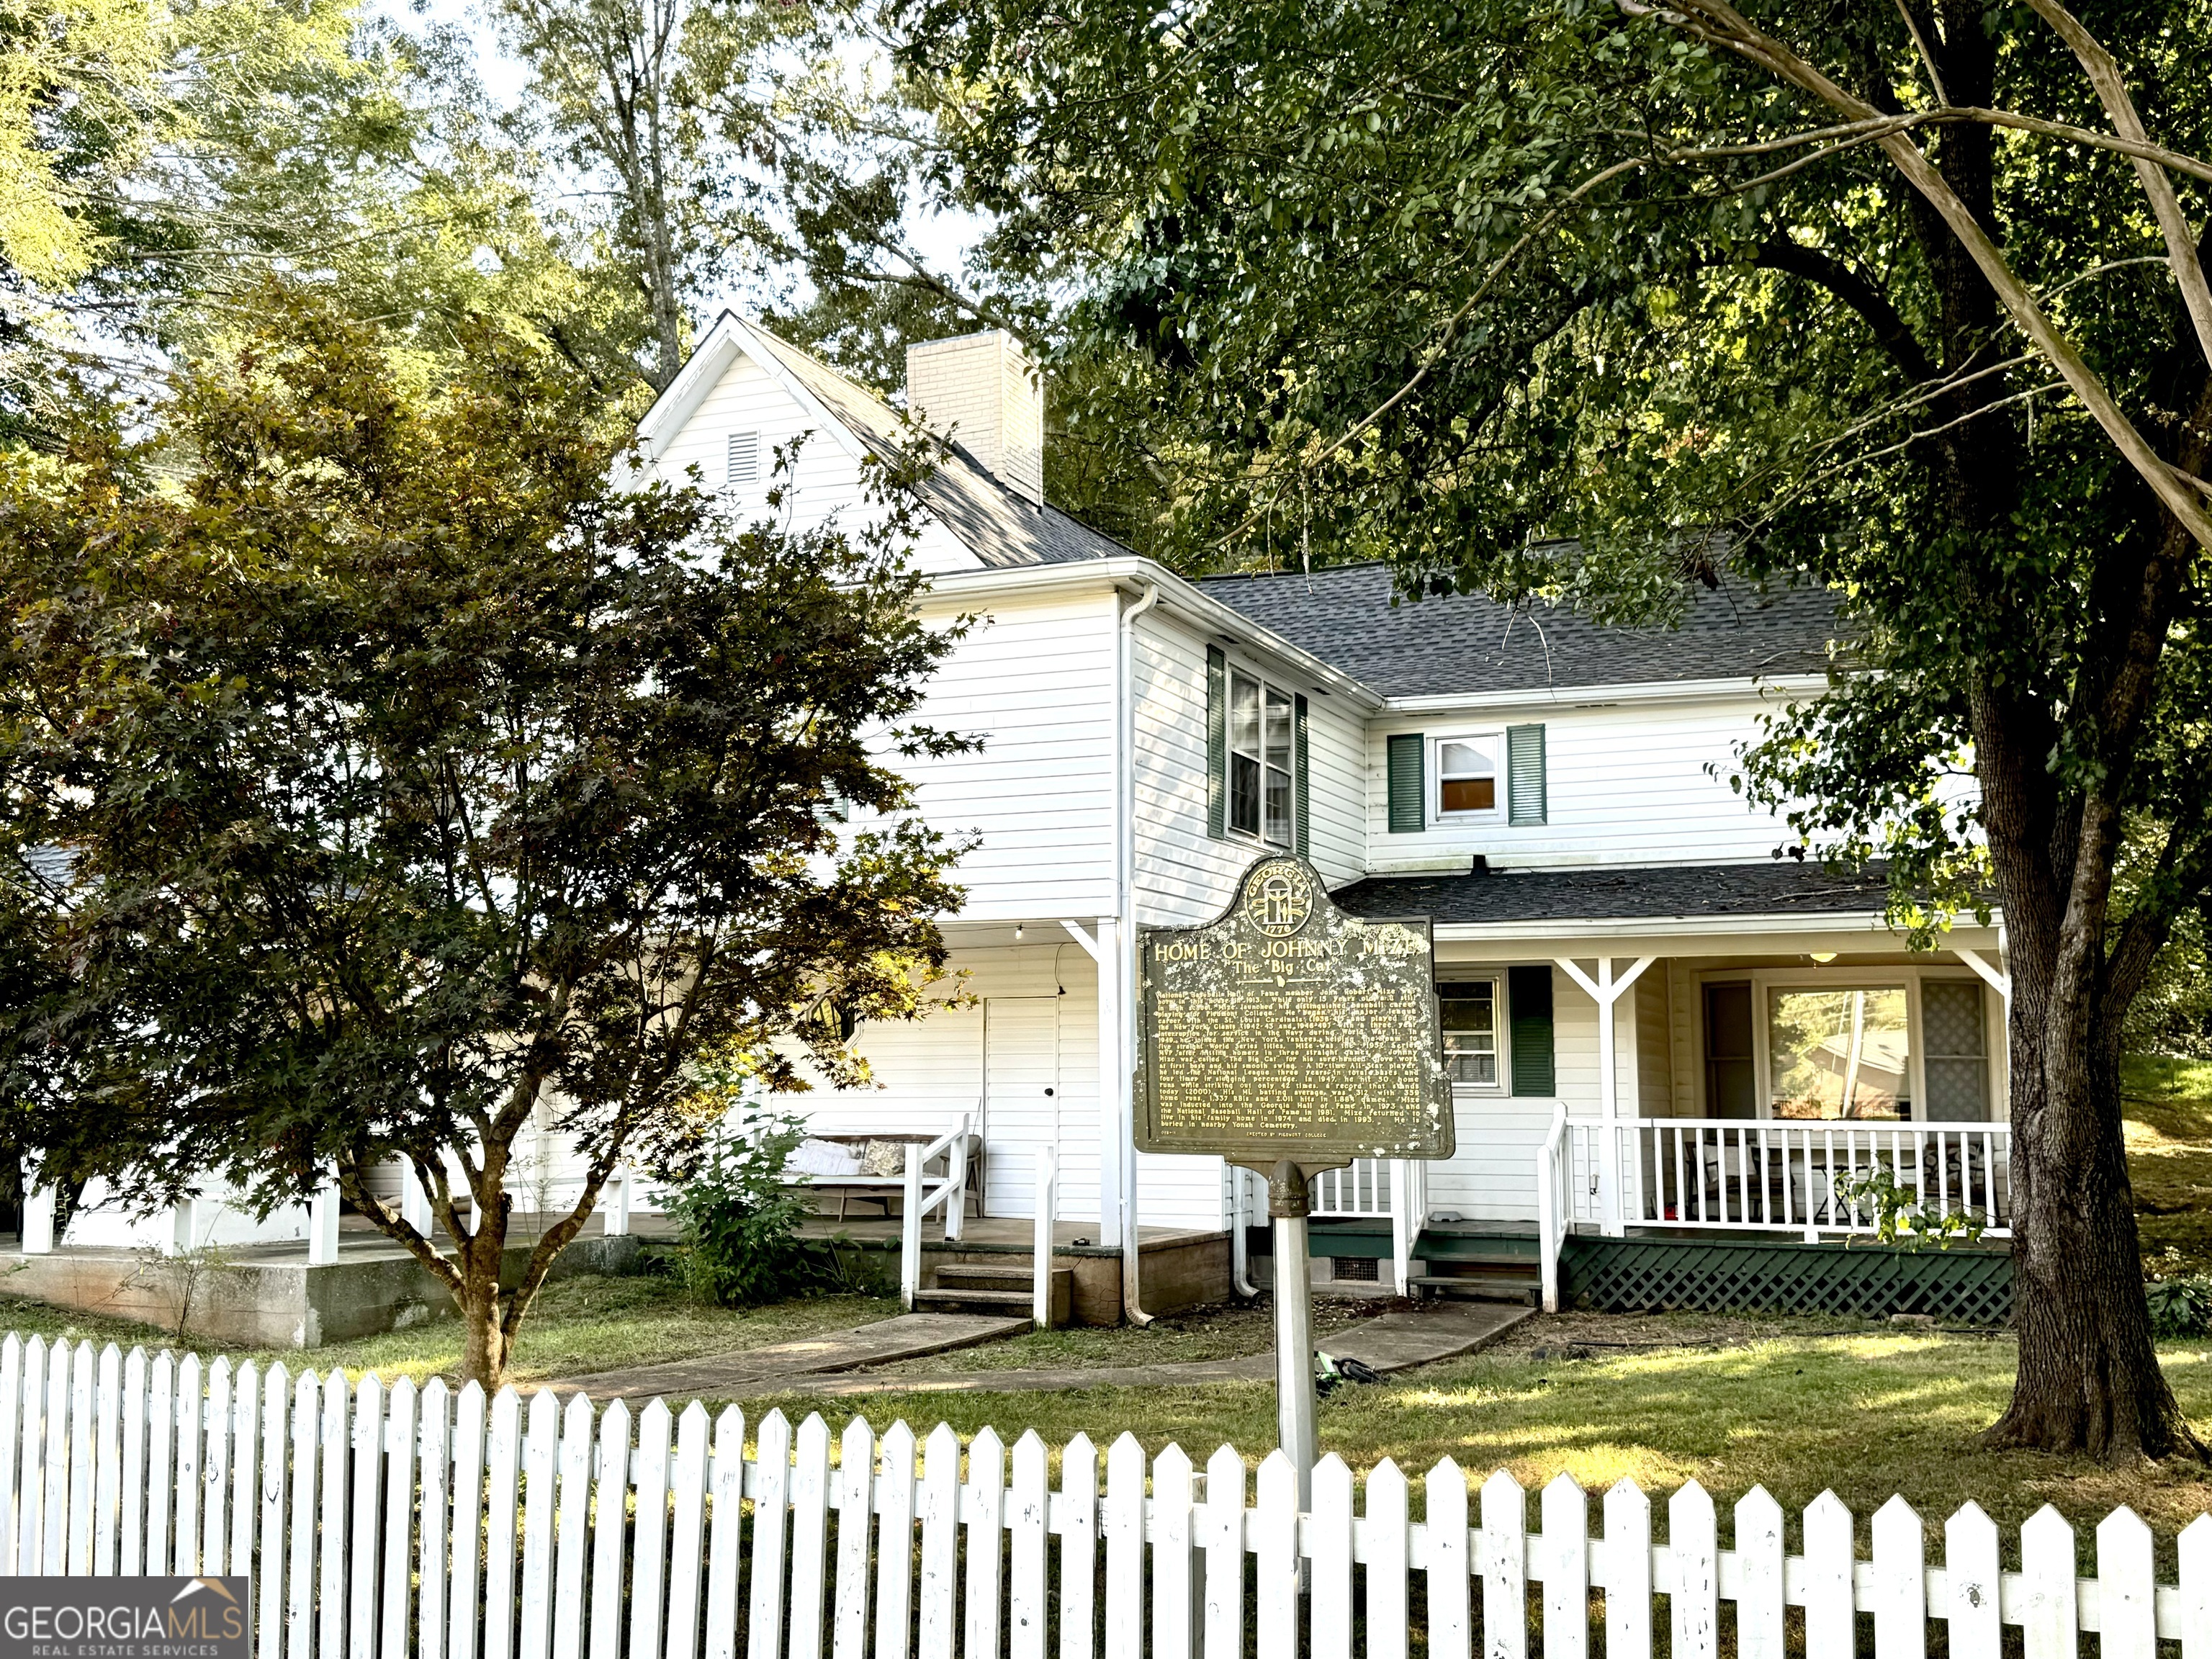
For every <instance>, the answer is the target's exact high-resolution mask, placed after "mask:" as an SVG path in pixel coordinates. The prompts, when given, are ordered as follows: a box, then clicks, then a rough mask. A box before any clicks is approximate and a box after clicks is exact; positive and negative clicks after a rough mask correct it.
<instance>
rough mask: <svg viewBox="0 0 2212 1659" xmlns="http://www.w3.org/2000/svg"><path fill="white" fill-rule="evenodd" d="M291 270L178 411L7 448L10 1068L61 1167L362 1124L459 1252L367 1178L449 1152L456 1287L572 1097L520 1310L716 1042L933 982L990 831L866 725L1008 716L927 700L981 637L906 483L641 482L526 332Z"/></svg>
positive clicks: (748, 1045) (3, 565) (478, 1288)
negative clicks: (409, 335) (957, 652)
mask: <svg viewBox="0 0 2212 1659" xmlns="http://www.w3.org/2000/svg"><path fill="white" fill-rule="evenodd" d="M259 309H260V312H261V319H262V320H261V322H260V324H259V325H258V327H257V328H256V329H255V330H254V331H253V332H252V334H251V335H250V336H249V337H246V338H245V339H244V340H243V341H242V343H241V345H240V349H239V350H238V352H237V353H236V354H235V355H234V356H230V357H228V358H209V359H201V360H197V361H194V362H190V363H188V364H187V365H185V367H184V368H181V369H180V370H179V373H178V374H177V376H176V378H175V380H174V382H173V387H172V390H171V396H170V401H169V403H168V404H167V406H166V407H165V409H164V410H163V411H162V420H161V425H160V428H159V429H158V430H156V431H155V432H154V433H152V434H150V435H146V436H144V437H143V438H138V437H134V436H132V435H126V434H125V433H123V432H121V431H118V430H117V429H115V428H112V426H103V425H101V424H100V423H98V422H96V421H92V420H88V422H86V424H85V425H84V426H83V427H82V428H81V429H80V430H79V431H77V432H76V434H74V435H73V436H72V447H71V448H70V452H69V453H68V454H67V455H66V456H64V457H61V458H58V459H51V460H49V459H23V460H21V462H20V464H17V465H13V466H11V467H9V468H7V469H6V470H4V471H0V627H4V631H0V896H4V903H5V905H6V907H7V909H8V912H9V916H10V918H11V920H13V921H14V922H15V925H16V926H17V927H19V928H21V930H22V931H21V935H20V936H19V942H18V944H17V945H16V946H15V952H14V953H15V956H18V957H21V960H18V961H14V962H13V963H12V965H11V963H10V962H9V961H8V960H6V959H0V972H6V973H8V974H9V976H10V979H11V981H13V982H14V983H15V984H17V985H20V986H21V987H22V990H23V992H24V995H23V1000H21V1001H17V1002H15V1003H12V1004H11V1005H9V1006H6V1007H5V1008H0V1103H4V1105H5V1106H6V1107H7V1108H8V1109H9V1110H10V1111H11V1112H12V1113H13V1114H15V1115H18V1116H19V1118H20V1121H21V1127H22V1132H23V1139H24V1140H25V1142H26V1143H27V1144H29V1145H34V1146H40V1147H41V1148H43V1149H44V1150H43V1152H42V1174H43V1175H44V1176H45V1178H48V1179H60V1180H64V1181H73V1180H78V1179H82V1178H84V1177H85V1176H90V1175H94V1174H100V1175H103V1176H106V1177H108V1178H109V1179H110V1180H111V1182H112V1183H113V1184H115V1185H116V1186H118V1187H119V1188H122V1189H123V1190H125V1191H128V1192H130V1193H131V1194H134V1196H135V1198H136V1199H137V1201H138V1202H140V1203H141V1204H143V1205H144V1206H148V1207H149V1208H150V1207H153V1206H159V1205H161V1204H164V1203H166V1202H167V1201H169V1200H172V1199H173V1198H174V1197H175V1196H177V1195H178V1194H180V1193H182V1192H184V1191H185V1190H187V1189H189V1188H192V1187H194V1186H196V1185H197V1183H199V1182H204V1181H206V1180H208V1179H210V1178H215V1179H220V1180H223V1181H227V1182H230V1183H232V1184H233V1185H234V1187H236V1188H238V1189H239V1190H240V1192H241V1193H242V1194H244V1196H245V1201H246V1202H247V1203H249V1204H251V1205H253V1206H258V1207H261V1208H264V1209H266V1208H269V1207H272V1206H276V1205H279V1204H283V1203H285V1202H288V1201H291V1200H295V1199H296V1198H298V1197H299V1196H301V1194H304V1193H305V1192H307V1190H308V1189H310V1188H312V1187H313V1185H314V1184H316V1182H317V1181H318V1180H319V1175H318V1171H319V1170H321V1169H323V1168H325V1167H328V1166H330V1165H333V1164H334V1165H336V1167H337V1170H338V1172H339V1179H340V1182H341V1185H342V1186H343V1188H344V1189H345V1190H346V1192H347V1193H348V1194H349V1197H351V1198H352V1199H353V1200H354V1201H355V1202H356V1203H357V1204H359V1205H360V1206H362V1208H363V1209H364V1210H365V1211H367V1212H368V1213H369V1214H370V1215H371V1216H372V1217H374V1218H376V1219H377V1220H378V1221H379V1223H380V1225H384V1226H386V1230H387V1231H391V1232H392V1234H393V1236H394V1237H398V1238H400V1239H402V1240H403V1242H405V1241H410V1240H412V1241H413V1242H414V1243H416V1244H419V1245H422V1249H421V1250H418V1255H422V1254H423V1252H425V1251H427V1249H428V1246H427V1244H423V1243H422V1241H421V1240H420V1239H418V1238H416V1236H415V1235H414V1233H413V1230H412V1229H410V1228H408V1227H406V1226H405V1225H404V1222H402V1221H401V1220H400V1219H399V1218H398V1216H396V1215H395V1214H393V1213H392V1212H389V1211H388V1210H387V1209H386V1206H384V1205H383V1204H382V1203H381V1202H380V1200H376V1199H375V1198H374V1196H373V1194H370V1192H369V1191H368V1186H367V1179H368V1172H369V1171H370V1170H374V1169H376V1168H377V1167H379V1166H380V1165H382V1164H388V1163H389V1162H390V1161H391V1160H392V1159H393V1158H405V1159H408V1160H410V1161H411V1162H412V1163H413V1164H414V1165H415V1167H416V1170H417V1171H418V1173H419V1174H420V1176H421V1177H422V1181H423V1182H424V1184H425V1187H426V1188H428V1190H429V1191H430V1193H431V1194H432V1195H433V1199H434V1206H433V1207H434V1210H435V1213H436V1215H437V1217H438V1221H439V1225H441V1227H442V1228H443V1229H444V1230H445V1231H446V1232H447V1234H448V1235H449V1236H450V1237H452V1239H453V1249H454V1251H455V1252H456V1254H457V1255H459V1256H460V1257H463V1258H465V1261H464V1262H463V1264H462V1267H451V1266H450V1264H445V1265H434V1266H432V1270H433V1271H436V1272H441V1273H442V1272H447V1271H450V1272H452V1273H454V1274H455V1275H457V1278H456V1279H454V1280H452V1281H449V1282H451V1283H452V1284H453V1288H454V1289H455V1292H456V1295H457V1296H458V1295H460V1294H461V1291H462V1289H463V1285H461V1283H460V1282H459V1279H460V1278H462V1277H465V1278H467V1279H468V1286H469V1288H470V1293H471V1295H475V1294H478V1293H489V1292H488V1291H486V1285H487V1284H493V1285H495V1283H496V1273H497V1267H498V1262H497V1256H496V1254H495V1252H496V1249H497V1247H498V1244H499V1242H500V1241H501V1239H502V1238H503V1237H504V1234H505V1229H506V1226H507V1216H508V1212H509V1210H510V1207H511V1205H512V1198H513V1194H512V1192H511V1190H510V1187H511V1182H512V1179H513V1170H512V1161H513V1150H514V1146H515V1141H516V1138H517V1137H518V1136H519V1135H520V1134H522V1133H524V1132H525V1131H526V1129H527V1128H529V1127H531V1126H532V1125H533V1124H535V1123H538V1121H540V1119H541V1117H542V1118H543V1119H544V1125H543V1127H550V1129H552V1130H554V1131H556V1133H561V1134H562V1135H565V1136H566V1137H568V1139H569V1140H570V1141H571V1143H572V1144H573V1145H574V1147H575V1148H576V1150H577V1152H578V1153H579V1155H580V1157H581V1158H582V1159H583V1160H584V1163H585V1165H586V1182H585V1187H584V1191H583V1193H582V1194H581V1195H580V1200H579V1206H578V1208H577V1210H576V1211H575V1212H573V1213H571V1214H570V1215H568V1216H566V1217H564V1218H562V1220H561V1221H560V1222H558V1223H557V1224H556V1225H555V1226H554V1227H553V1228H552V1229H551V1230H550V1231H549V1232H548V1233H547V1234H546V1235H545V1236H544V1239H543V1240H542V1241H541V1243H539V1245H538V1249H537V1253H536V1254H535V1255H533V1257H532V1266H531V1268H530V1270H529V1273H526V1276H525V1279H524V1283H523V1285H521V1287H520V1289H518V1290H513V1291H510V1292H508V1293H507V1297H506V1300H505V1302H504V1304H502V1305H503V1306H504V1308H505V1310H506V1312H505V1313H504V1314H503V1315H502V1318H505V1319H507V1320H508V1321H509V1322H510V1323H511V1322H512V1321H513V1320H516V1319H519V1318H520V1310H521V1309H522V1307H524V1306H525V1305H526V1304H527V1301H528V1297H529V1296H530V1294H531V1293H532V1291H533V1290H534V1288H535V1283H536V1282H537V1279H538V1277H540V1276H542V1270H543V1269H544V1267H547V1266H550V1261H551V1260H552V1257H553V1256H554V1255H556V1254H557V1253H558V1251H559V1250H560V1249H562V1248H563V1247H564V1246H565V1244H566V1243H567V1242H568V1239H569V1238H571V1237H574V1232H575V1230H576V1228H577V1227H579V1226H580V1225H581V1224H582V1221H583V1218H584V1217H585V1216H586V1214H588V1212H589V1209H590V1206H591V1204H592V1201H593V1200H594V1199H595V1197H596V1194H597V1190H598V1188H599V1182H601V1181H602V1180H604V1178H605V1176H606V1174H607V1173H608V1171H609V1170H611V1169H612V1168H613V1166H614V1165H615V1164H616V1163H617V1162H619V1161H623V1159H625V1158H647V1159H650V1158H654V1157H657V1156H659V1155H661V1154H663V1153H665V1152H668V1151H669V1150H670V1149H671V1148H680V1147H681V1146H683V1145H684V1144H686V1143H687V1142H689V1141H690V1140H691V1139H696V1136H697V1134H698V1133H699V1132H700V1130H701V1128H702V1126H701V1125H700V1124H699V1123H698V1122H697V1121H695V1120H694V1119H692V1118H691V1117H690V1116H688V1115H687V1114H686V1110H685V1103H686V1102H687V1100H688V1099H689V1097H690V1095H691V1093H692V1085H691V1080H690V1069H689V1068H690V1064H691V1062H692V1060H693V1059H694V1058H695V1056H696V1055H698V1054H702V1053H707V1052H725V1051H726V1052H730V1053H734V1054H744V1055H745V1056H746V1057H747V1060H748V1063H749V1064H750V1066H752V1067H753V1069H754V1071H755V1073H756V1074H757V1076H758V1077H759V1078H760V1079H762V1080H763V1083H764V1084H765V1085H766V1086H768V1087H770V1088H776V1087H791V1086H799V1077H798V1073H797V1072H796V1070H795V1068H794V1063H793V1057H792V1055H793V1052H794V1051H797V1052H805V1053H807V1054H811V1056H812V1057H813V1058H814V1059H815V1060H816V1061H817V1063H818V1065H819V1066H821V1067H822V1068H823V1070H825V1071H826V1072H827V1073H829V1075H830V1076H832V1077H834V1078H841V1079H843V1078H851V1077H853V1076H854V1075H855V1069H854V1068H855V1061H854V1057H853V1056H852V1055H851V1054H850V1053H849V1051H848V1049H847V1048H846V1046H845V1045H844V1043H843V1042H842V1041H841V1040H840V1037H839V1035H838V1033H836V1031H835V1030H825V1029H824V1028H823V1026H822V1025H821V1024H819V1023H818V1022H814V1023H806V1024H802V1016H803V1015H805V1013H806V1012H809V1011H810V1010H811V1009H813V1008H815V1007H817V1006H819V1004H820V1002H821V1000H822V999H823V997H824V996H825V995H828V996H832V997H834V998H835V999H836V1000H837V1002H838V1003H839V1005H840V1006H843V1007H846V1008H848V1009H851V1010H853V1011H854V1013H855V1014H856V1015H857V1016H860V1017H866V1018H876V1019H889V1018H912V1017H915V1016H916V1015H918V1014H920V1013H921V1012H926V1011H927V1007H928V1006H930V1005H929V1003H928V1001H927V987H928V986H929V984H930V983H931V981H932V979H933V976H934V975H936V974H937V973H938V971H939V968H940V966H941V963H942V961H943V956H944V948H945V947H944V945H943V942H942V939H941V938H940V936H939V933H938V930H937V927H936V924H935V921H934V918H935V917H936V916H937V915H939V914H940V913H942V912H943V911H945V909H947V908H951V907H953V906H955V905H957V901H958V890H957V888H956V887H954V886H953V885H952V884H951V882H950V880H949V878H948V871H947V866H948V865H949V863H950V860H951V857H952V856H953V854H955V853H956V852H957V848H954V847H952V846H951V845H950V844H948V843H947V842H945V841H943V840H942V839H940V838H939V836H936V835H934V834H933V832H931V831H930V830H928V829H927V828H926V827H924V826H923V825H921V823H919V822H917V821H916V820H915V817H913V815H912V814H911V812H910V811H909V810H908V809H909V807H910V805H911V797H910V793H909V789H908V785H907V784H906V783H905V782H904V781H903V780H902V778H901V777H900V776H899V775H897V774H896V773H894V772H892V771H891V770H890V769H888V768H887V767H885V766H884V765H882V764H879V763H878V759H877V757H876V756H877V750H876V749H875V748H874V746H873V744H875V743H878V742H880V741H882V740H883V739H882V737H881V736H866V735H864V734H886V733H887V734H888V736H889V740H890V743H891V744H893V745H895V746H896V747H898V748H900V749H901V750H903V751H904V752H907V753H908V754H925V753H943V752H948V751H950V750H957V749H959V748H962V747H963V746H964V744H963V740H961V739H959V738H955V737H952V736H950V735H948V734H946V733H944V732H939V731H937V730H935V729H933V728H931V727H928V726H923V725H920V724H917V723H915V721H914V720H912V718H911V717H912V715H913V714H914V712H915V708H916V707H917V705H918V704H919V702H920V700H921V696H922V695H923V688H924V685H925V684H926V682H927V678H928V676H929V674H930V672H931V671H932V670H933V667H934V666H935V665H936V664H937V662H938V661H939V659H940V658H941V656H942V655H943V653H944V652H945V650H946V648H947V647H948V645H949V643H950V641H951V637H952V636H953V635H952V634H951V633H948V632H946V631H944V630H933V629H927V628H925V627H923V626H922V625H921V623H918V622H917V621H916V620H915V617H914V615H913V611H912V599H913V596H914V594H915V588H916V584H917V582H918V580H919V578H918V577H916V576H915V574H914V573H913V571H912V569H911V568H910V566H909V565H908V562H907V560H906V555H905V548H906V536H907V534H908V530H909V528H910V524H911V520H910V518H909V517H908V514H907V513H906V512H905V510H904V509H903V507H902V501H903V500H904V495H903V492H902V490H901V489H898V488H897V487H896V480H895V479H892V478H890V477H886V478H885V479H884V488H885V500H884V501H883V502H882V507H883V509H884V510H883V511H882V512H881V513H879V514H878V515H877V516H876V517H875V518H874V519H873V520H872V521H871V525H870V527H869V528H868V529H867V530H866V532H863V533H860V534H857V535H854V536H849V537H848V535H847V534H846V532H844V530H843V529H842V527H841V526H837V525H836V524H828V525H821V526H815V527H813V528H811V529H808V530H805V531H803V532H793V531H787V530H785V529H783V528H781V527H780V526H778V525H776V524H775V522H773V521H771V520H763V521H761V522H757V523H754V524H750V525H740V524H738V523H734V522H732V521H730V520H726V519H725V518H724V517H722V516H721V515H720V513H719V512H718V510H717V508H716V507H715V504H714V501H712V500H711V499H710V498H708V497H707V496H705V495H702V494H700V493H698V492H696V491H695V490H692V489H681V488H678V489H671V488H667V487H665V486H661V485H658V484H639V483H629V482H624V481H623V475H621V474H620V473H619V472H618V471H617V467H618V463H619V458H618V455H617V452H616V450H615V449H614V448H613V447H612V446H611V444H610V442H609V441H608V440H607V439H606V437H605V432H604V422H603V419H602V410H601V405H600V404H599V403H598V401H597V400H596V398H594V397H593V396H592V393H591V391H590V389H589V387H588V386H586V385H584V384H582V383H581V380H580V377H578V376H576V375H574V374H570V373H568V372H566V371H565V369H564V368H563V367H562V365H561V364H560V362H559V361H558V360H557V359H555V358H552V357H550V356H549V355H548V354H546V353H545V352H544V351H543V350H542V349H539V348H538V345H537V344H536V343H534V342H532V341H530V340H528V339H527V338H524V339H517V338H516V337H513V336H512V335H509V334H507V333H503V332H501V331H497V330H496V329H494V328H492V327H490V326H489V325H477V326H475V327H473V328H472V329H471V331H469V332H468V333H466V334H465V336H464V337H463V346H464V349H463V350H462V351H461V352H460V353H459V356H458V357H457V358H456V359H453V360H446V361H445V362H441V361H440V360H436V359H426V358H425V357H424V356H423V355H422V354H420V353H417V352H415V351H413V350H411V349H409V348H408V347H407V346H406V345H405V344H404V343H399V342H395V341H394V340H393V339H392V337H389V336H388V335H387V334H386V333H385V332H384V331H380V330H379V329H377V328H374V327H371V326H368V325H362V324H359V323H357V322H355V321H353V320H352V319H349V318H348V317H346V316H345V315H344V314H343V313H341V312H340V311H338V310H337V308H336V307H334V306H333V305H331V303H330V302H329V301H327V300H325V299H324V298H320V297H318V296H316V295H313V294H309V293H303V292H301V291H300V290H297V289H286V288H283V287H279V286H276V285H274V284H272V285H270V286H269V287H267V288H265V289H264V290H263V291H262V295H261V299H260V302H259ZM448 363H449V364H450V367H448V366H447V364H448ZM956 631H957V630H956ZM833 796H835V797H836V798H841V799H844V800H846V801H849V802H852V803H854V804H855V805H858V806H860V807H862V808H865V809H866V811H867V813H868V820H867V822H866V825H865V826H864V827H860V828H858V829H849V830H848V829H842V828H841V827H840V826H838V825H836V824H835V823H831V822H830V821H829V819H828V817H827V816H826V815H825V814H824V813H823V811H822V807H823V802H824V801H825V800H827V799H830V798H832V797H833ZM786 1036H793V1037H795V1039H796V1042H794V1043H790V1044H785V1043H782V1042H780V1040H781V1039H782V1038H784V1037H786ZM455 1169H458V1170H459V1171H461V1172H462V1183H461V1184H462V1185H464V1186H465V1187H466V1188H467V1189H468V1191H469V1195H470V1196H471V1198H472V1200H473V1205H474V1212H475V1213H474V1218H473V1220H472V1221H464V1220H461V1219H459V1217H458V1215H457V1212H456V1210H455V1209H454V1207H453V1204H452V1202H451V1200H453V1198H455V1197H456V1196H458V1194H457V1192H456V1191H455V1188H454V1187H453V1183H452V1182H450V1180H449V1176H448V1171H449V1170H455ZM424 1259H425V1261H426V1265H431V1263H430V1261H429V1259H428V1257H427V1255H426V1256H425V1258H424ZM464 1270H465V1271H464ZM488 1275H489V1279H488V1278H487V1276H488Z"/></svg>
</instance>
